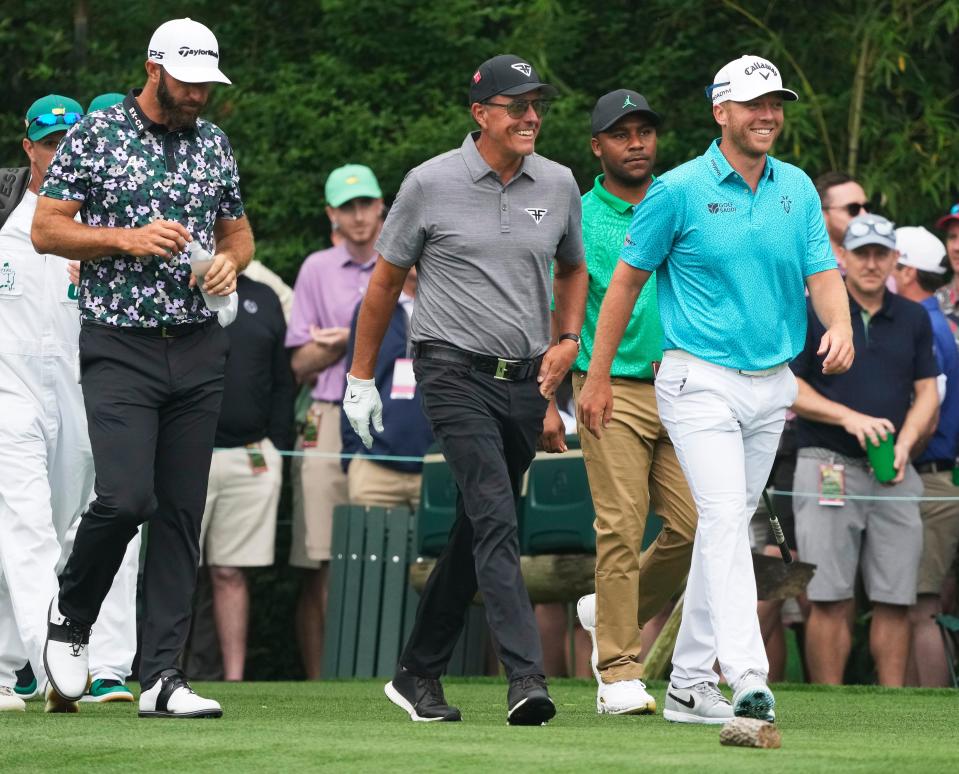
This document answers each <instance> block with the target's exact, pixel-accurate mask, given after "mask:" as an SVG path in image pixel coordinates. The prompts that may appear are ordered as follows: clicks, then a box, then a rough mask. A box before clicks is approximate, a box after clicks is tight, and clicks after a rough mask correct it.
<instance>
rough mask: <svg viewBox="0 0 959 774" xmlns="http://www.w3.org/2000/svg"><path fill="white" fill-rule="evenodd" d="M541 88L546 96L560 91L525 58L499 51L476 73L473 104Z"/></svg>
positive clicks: (471, 102)
mask: <svg viewBox="0 0 959 774" xmlns="http://www.w3.org/2000/svg"><path fill="white" fill-rule="evenodd" d="M536 89H541V90H542V92H543V96H544V97H555V96H556V95H557V94H558V93H559V92H557V91H556V89H555V88H554V87H552V86H550V85H549V84H548V83H543V82H541V81H540V79H539V74H538V73H537V72H536V69H535V68H534V67H533V65H531V64H530V63H529V62H527V61H526V60H525V59H520V58H519V57H518V56H513V55H512V54H500V55H499V56H494V57H493V58H492V59H487V60H486V61H485V62H483V64H481V65H480V66H479V68H477V70H476V72H475V73H473V78H472V79H471V81H470V104H471V105H472V104H473V103H474V102H486V100H488V99H489V98H490V97H495V96H496V95H497V94H503V95H505V96H507V97H514V96H516V95H517V94H526V93H527V92H529V91H535V90H536Z"/></svg>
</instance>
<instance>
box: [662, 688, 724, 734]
mask: <svg viewBox="0 0 959 774" xmlns="http://www.w3.org/2000/svg"><path fill="white" fill-rule="evenodd" d="M663 717H664V718H666V720H671V721H672V722H673V723H705V724H708V725H718V724H720V723H726V722H727V721H730V720H732V719H733V705H732V704H730V702H729V699H727V698H726V697H725V696H723V694H722V693H721V692H720V690H719V688H718V687H717V686H716V685H714V684H713V683H707V682H702V683H697V684H696V685H694V686H692V687H691V688H677V687H676V686H675V685H673V684H672V683H670V684H669V686H668V687H667V688H666V708H665V709H664V710H663Z"/></svg>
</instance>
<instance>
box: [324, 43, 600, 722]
mask: <svg viewBox="0 0 959 774" xmlns="http://www.w3.org/2000/svg"><path fill="white" fill-rule="evenodd" d="M555 94H556V90H555V89H554V88H553V87H552V86H549V85H547V84H545V83H542V82H541V81H540V79H539V76H538V75H537V73H536V70H535V69H534V68H533V67H532V66H531V65H530V64H529V63H528V62H526V61H524V60H522V59H520V58H519V57H516V56H511V55H501V56H497V57H493V58H492V59H490V60H488V61H486V62H484V63H483V64H482V65H480V67H479V69H478V70H477V71H476V72H475V73H474V75H473V77H472V81H471V84H470V90H469V101H470V112H471V114H472V116H473V119H474V120H475V121H476V123H477V124H478V125H479V131H476V132H473V133H472V134H470V135H468V136H467V137H466V139H465V140H464V141H463V144H462V146H461V147H459V148H457V149H455V150H452V151H449V152H447V153H444V154H442V155H440V156H437V157H436V158H433V159H430V160H429V161H427V162H425V163H423V164H421V165H420V166H418V167H417V168H415V169H414V170H412V171H411V172H410V173H409V174H408V175H407V176H406V179H405V180H404V181H403V185H402V187H401V188H400V191H399V194H398V195H397V197H396V201H395V203H394V205H393V207H392V208H391V210H390V214H389V217H388V218H387V220H386V223H385V224H384V226H383V232H382V234H381V236H380V239H379V241H378V242H377V245H376V247H377V250H378V251H379V252H380V258H379V261H378V263H377V265H376V268H375V269H374V271H373V276H372V278H371V280H370V284H369V289H368V290H367V293H366V298H365V300H364V302H363V306H362V308H361V310H360V316H359V321H358V325H357V332H356V347H355V351H354V357H353V364H352V366H351V367H350V373H349V374H348V376H347V382H348V384H347V390H346V396H345V397H344V400H343V407H344V410H345V412H346V415H347V417H348V418H349V420H350V423H351V424H352V426H353V428H354V430H356V432H357V433H358V434H359V436H360V438H361V439H363V442H364V443H365V444H366V445H367V446H369V445H370V444H371V441H372V439H371V435H370V423H371V421H372V424H373V427H374V430H380V431H381V430H382V408H381V404H380V398H379V395H378V394H377V392H376V387H375V386H374V383H373V369H374V365H375V362H376V355H377V350H378V349H379V346H380V343H381V342H382V339H383V334H384V331H385V330H386V326H387V324H388V322H389V319H390V315H391V314H392V311H393V308H394V306H395V304H396V300H397V297H398V296H399V293H400V289H401V287H402V285H403V281H404V279H405V277H406V273H407V271H409V268H410V267H411V266H413V265H414V264H415V265H416V266H417V270H418V275H419V288H418V292H417V296H416V305H415V307H414V311H413V318H412V323H411V339H412V342H413V345H414V358H415V359H414V364H413V367H414V371H415V374H416V381H417V389H420V390H422V397H423V406H424V408H425V410H426V414H427V417H428V418H429V420H430V424H431V425H432V428H433V433H434V435H435V437H436V439H437V441H438V442H439V444H440V447H441V448H442V451H443V454H444V456H445V457H446V460H447V462H448V463H449V466H450V468H451V470H452V472H453V475H454V477H455V479H456V483H457V487H458V489H459V496H458V497H457V508H456V522H455V524H454V525H453V528H452V530H451V532H450V539H449V543H448V544H447V546H446V548H445V549H444V550H443V553H442V554H441V555H440V557H439V559H438V560H437V562H436V567H435V568H434V570H433V572H432V574H431V575H430V578H429V581H428V582H427V584H426V588H425V589H424V591H423V594H422V597H421V599H420V604H419V608H418V609H417V612H416V623H415V625H414V627H413V631H412V633H411V635H410V639H409V642H408V643H407V645H406V648H405V650H404V652H403V654H402V656H401V657H400V662H399V664H398V666H397V670H396V674H395V676H394V678H393V680H392V681H391V682H390V683H388V684H387V686H386V694H387V696H389V698H390V700H391V701H393V702H394V703H395V704H397V705H398V706H400V707H402V708H403V709H404V710H405V711H406V712H408V713H409V715H410V717H411V718H412V719H413V720H459V719H460V712H459V710H458V709H456V708H455V707H450V706H449V705H448V704H447V703H446V699H445V697H444V695H443V689H442V686H441V685H440V683H439V677H440V675H441V674H443V671H444V670H445V669H446V665H447V663H448V661H449V659H450V655H451V653H452V651H453V646H454V645H455V643H456V640H457V638H458V637H459V635H460V631H461V630H462V627H463V616H464V614H465V612H466V608H467V606H468V605H469V604H470V602H471V601H472V599H473V597H474V595H475V594H476V591H477V589H478V590H479V591H480V592H482V594H483V601H484V604H485V607H486V617H487V620H488V622H489V626H490V630H491V631H492V633H493V636H494V638H495V640H496V642H497V643H498V645H499V656H500V659H501V661H502V662H503V666H504V668H505V670H506V674H507V677H508V678H509V681H510V684H509V693H508V696H507V706H508V714H507V718H508V721H509V722H510V723H511V724H514V725H539V724H542V723H545V722H546V721H547V720H549V719H550V718H551V717H553V715H554V714H555V713H556V709H555V707H554V705H553V702H552V700H551V699H550V697H549V693H548V692H547V688H546V679H545V677H544V670H543V655H542V647H541V645H540V640H539V633H538V631H537V628H536V621H535V619H534V618H533V612H532V608H531V606H530V602H529V597H528V595H527V593H526V588H525V586H524V584H523V578H522V575H521V574H520V566H519V539H518V533H517V527H516V506H515V502H516V498H517V497H518V495H519V492H520V486H521V484H522V479H523V474H524V473H525V472H526V470H527V468H528V467H529V464H530V462H531V461H532V459H533V456H534V455H535V453H536V446H537V442H538V440H539V439H540V436H541V434H543V426H544V416H547V417H548V421H549V422H550V423H551V424H555V423H556V422H557V421H558V414H557V412H556V409H555V406H554V405H552V404H551V402H550V399H551V398H552V395H553V391H554V389H555V388H556V385H557V384H558V383H559V381H560V380H561V379H562V378H563V376H564V375H565V374H566V372H567V370H568V369H569V367H570V365H571V364H572V362H573V360H574V359H575V358H576V355H577V352H578V349H579V336H578V332H579V330H580V328H581V327H582V324H583V312H584V307H585V301H586V285H587V275H586V271H585V267H584V264H583V240H582V231H581V223H580V220H581V208H580V193H579V189H578V188H577V186H576V182H575V180H574V179H573V175H572V173H571V172H570V171H569V170H568V169H567V168H566V167H563V166H560V165H559V164H556V163H555V162H552V161H549V160H548V159H545V158H543V157H542V156H538V155H536V153H534V146H535V143H536V138H537V135H538V134H539V130H540V127H541V125H542V119H543V116H544V115H545V114H546V112H547V111H548V109H549V106H550V99H551V98H552V97H553V96H555ZM554 260H555V280H554V281H553V282H552V283H551V282H550V266H551V265H553V263H554ZM551 296H553V297H555V301H556V304H555V306H556V311H555V325H556V329H555V331H552V330H551V327H550V298H551ZM551 341H555V342H556V343H555V344H553V345H552V346H551ZM548 406H549V414H547V407H548ZM547 436H548V439H547V444H546V445H547V448H548V449H551V450H557V451H559V450H562V449H563V448H564V446H563V443H562V440H560V439H561V437H562V436H561V435H559V434H558V433H556V434H554V433H548V434H546V436H544V437H547Z"/></svg>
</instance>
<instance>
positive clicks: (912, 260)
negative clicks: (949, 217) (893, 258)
mask: <svg viewBox="0 0 959 774" xmlns="http://www.w3.org/2000/svg"><path fill="white" fill-rule="evenodd" d="M896 249H897V250H898V251H899V263H901V264H903V265H905V266H912V267H913V268H914V269H919V271H928V272H929V273H930V274H945V273H946V267H945V266H943V265H942V259H943V258H945V257H946V246H945V245H944V244H943V243H942V242H940V241H939V238H938V237H936V236H935V235H934V234H931V233H929V232H928V231H926V229H924V228H923V227H922V226H903V227H902V228H897V229H896Z"/></svg>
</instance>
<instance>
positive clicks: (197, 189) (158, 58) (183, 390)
mask: <svg viewBox="0 0 959 774" xmlns="http://www.w3.org/2000/svg"><path fill="white" fill-rule="evenodd" d="M145 68H146V74H147V80H146V84H145V86H144V87H143V89H142V90H134V91H132V92H131V93H130V94H128V95H127V97H126V98H125V99H124V100H123V102H122V103H120V104H118V105H115V106H113V107H111V108H109V109H107V110H103V111H97V112H96V113H94V114H93V115H91V116H89V117H87V118H85V119H83V120H81V121H80V122H79V123H78V124H76V125H75V126H73V127H72V128H71V129H70V131H69V132H68V134H67V137H66V138H65V139H64V141H63V143H62V144H61V145H60V148H59V150H58V153H57V155H56V156H55V157H54V159H53V161H52V162H51V164H50V167H49V169H48V170H47V176H46V178H45V180H44V182H43V185H42V186H41V189H40V201H39V203H38V205H37V213H36V216H35V217H34V220H33V231H32V237H33V243H34V245H35V246H36V247H37V249H38V250H42V251H49V250H52V251H56V252H57V253H59V254H62V255H65V256H67V257H68V258H71V259H76V260H80V261H82V266H81V274H80V288H79V296H80V298H79V302H80V316H81V318H82V326H81V330H80V366H81V373H82V386H83V397H84V403H85V406H86V411H87V419H88V424H89V432H90V442H91V446H92V448H93V457H94V460H95V464H96V471H97V475H96V499H95V500H94V501H93V502H92V503H91V504H90V507H89V508H88V509H87V511H86V512H85V513H84V514H83V516H82V518H81V522H80V526H79V528H78V530H77V536H76V540H75V542H74V546H73V551H72V552H71V553H70V556H69V558H68V559H67V562H66V566H65V567H64V569H63V572H62V573H61V575H60V593H59V595H58V596H55V597H54V598H53V600H51V601H50V602H49V608H48V616H49V626H48V634H47V641H46V645H45V647H44V659H45V664H46V667H47V673H48V676H49V678H50V681H51V682H52V683H53V686H54V688H55V689H56V691H57V692H58V693H59V694H60V695H61V696H62V697H64V698H65V699H74V698H77V697H79V696H80V695H81V694H82V693H83V691H84V689H85V688H86V683H87V672H88V663H87V662H88V648H87V643H88V638H89V631H90V627H91V626H92V624H93V623H94V622H95V621H96V620H97V619H98V617H99V615H100V613H101V604H102V602H103V598H104V596H105V595H106V592H107V590H108V589H109V587H110V584H111V582H112V581H113V577H114V574H115V573H116V571H117V567H118V566H119V564H120V562H121V560H122V557H123V554H124V552H125V551H126V549H127V544H128V543H129V541H130V540H131V539H132V538H133V537H134V535H136V533H137V530H138V528H139V526H140V524H141V523H143V522H146V521H149V523H150V528H149V536H150V537H149V543H148V547H147V552H146V559H145V567H144V586H143V606H144V610H143V626H142V644H141V648H140V675H139V677H140V685H141V687H142V693H141V694H140V708H139V709H140V715H141V716H148V717H219V716H220V715H221V714H222V709H221V708H220V705H219V704H218V703H217V702H215V701H212V700H209V699H204V698H201V697H200V696H198V695H197V694H196V693H194V692H193V691H192V689H191V688H190V686H189V684H188V683H187V682H186V679H185V678H184V676H183V674H182V672H180V670H179V669H178V667H177V661H178V659H179V656H180V651H181V650H182V647H183V643H184V640H185V638H186V634H187V627H188V625H189V620H190V610H191V607H192V596H193V590H194V585H195V582H196V571H197V562H198V558H199V540H198V538H199V531H200V521H201V518H202V515H203V508H204V503H205V499H206V490H207V480H208V476H209V470H210V460H211V456H212V453H213V440H214V435H215V432H216V425H217V418H218V415H219V412H220V403H221V398H222V393H223V374H224V366H225V362H226V356H227V350H228V339H227V336H226V332H225V331H224V330H223V329H222V328H221V327H220V325H219V324H218V322H217V315H216V313H215V312H213V311H211V310H210V309H209V308H207V306H206V303H205V302H204V300H203V295H202V294H201V292H200V291H201V289H200V288H199V287H197V286H196V280H195V278H194V277H193V275H192V273H191V268H190V259H189V254H188V253H187V250H186V247H187V245H188V243H190V242H192V241H194V240H196V241H197V242H198V243H199V244H200V245H202V246H203V247H204V248H206V249H207V250H210V251H215V255H214V256H213V259H212V263H211V265H210V266H209V268H208V269H207V271H206V272H205V278H204V284H203V292H204V293H206V294H210V295H222V296H226V295H229V294H230V293H231V292H233V291H234V290H235V282H236V275H237V273H238V272H240V271H242V270H243V268H244V267H245V266H246V265H247V263H249V261H250V258H251V257H252V254H253V235H252V232H251V230H250V226H249V223H248V221H247V219H246V216H245V214H244V209H243V202H242V199H241V197H240V190H239V174H238V172H237V165H236V160H235V158H234V156H233V151H232V149H231V147H230V143H229V140H228V139H227V137H226V135H225V134H224V133H223V131H222V130H221V129H219V127H217V126H215V125H213V124H211V123H208V122H207V121H204V120H202V119H200V118H199V114H200V112H201V111H202V110H203V108H204V106H205V105H206V102H207V99H208V98H209V95H210V89H211V86H212V84H213V83H215V82H219V83H229V82H230V81H229V79H228V78H227V77H226V76H225V75H224V74H223V73H222V72H221V71H220V69H219V51H218V46H217V41H216V37H215V36H214V35H213V33H212V32H211V31H210V30H209V29H208V28H207V27H205V26H203V25H202V24H199V23H198V22H195V21H192V20H190V19H175V20H172V21H169V22H166V23H165V24H162V25H161V26H160V27H159V28H158V29H157V30H156V31H155V32H154V34H153V37H152V38H151V40H150V44H149V47H148V50H147V61H146V65H145ZM78 213H79V214H80V219H81V220H80V222H76V221H75V220H74V217H75V216H76V215H77V214H78Z"/></svg>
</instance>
